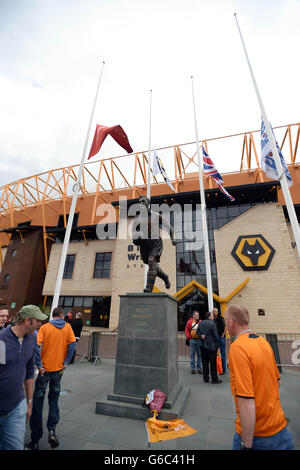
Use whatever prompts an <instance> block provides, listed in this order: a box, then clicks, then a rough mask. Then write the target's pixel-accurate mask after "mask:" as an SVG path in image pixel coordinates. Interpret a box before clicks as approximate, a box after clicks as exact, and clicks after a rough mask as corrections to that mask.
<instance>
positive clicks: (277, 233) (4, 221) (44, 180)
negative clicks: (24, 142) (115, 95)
mask: <svg viewBox="0 0 300 470" xmlns="http://www.w3.org/2000/svg"><path fill="white" fill-rule="evenodd" d="M274 129H275V130H276V128H274ZM280 132H281V136H282V140H281V142H279V144H280V146H281V148H282V149H283V153H284V155H285V158H286V161H287V164H288V168H289V171H290V174H291V177H292V180H293V186H292V187H291V188H290V192H291V196H292V199H293V202H294V206H295V210H296V214H297V217H298V221H299V219H300V163H297V151H298V142H299V136H300V124H298V123H297V124H292V125H287V126H281V127H280ZM258 136H259V131H253V132H246V133H243V134H237V135H233V136H225V137H222V138H216V139H207V140H205V141H203V142H202V143H203V145H204V146H205V148H206V149H207V150H208V151H209V150H210V148H211V147H212V146H213V145H214V144H215V143H216V142H218V144H220V145H222V144H223V143H224V147H225V141H226V142H228V141H230V139H232V140H233V139H235V141H237V140H238V141H239V144H238V145H239V146H240V155H241V158H240V168H239V169H238V171H234V172H228V173H227V172H226V173H222V177H223V179H224V186H225V187H226V189H227V190H228V191H229V192H230V194H232V195H233V196H234V198H235V201H234V202H233V203H231V202H230V201H228V199H227V198H226V197H225V196H224V195H223V194H222V193H221V192H220V190H219V189H218V186H217V185H216V183H215V182H214V181H213V180H212V179H211V178H209V177H206V176H205V175H204V176H203V180H204V188H205V194H206V205H207V215H208V228H209V237H210V252H211V264H212V276H213V292H214V302H215V305H216V306H217V307H218V308H220V310H221V311H222V312H224V309H225V308H226V306H227V305H230V303H244V304H247V306H248V308H249V311H250V313H251V319H252V321H253V323H254V326H255V327H256V330H261V331H266V330H268V331H274V332H278V331H280V330H282V328H284V323H285V322H286V321H287V320H288V321H291V322H292V323H293V325H295V327H296V329H297V330H298V329H300V320H299V314H298V312H297V308H296V306H297V305H299V303H300V297H299V295H300V294H299V281H300V262H299V259H298V256H297V253H296V251H297V250H295V243H294V239H293V233H292V231H291V228H290V224H289V220H288V215H287V212H286V209H285V201H284V198H283V195H282V190H281V188H280V183H279V181H275V180H270V179H268V178H267V177H266V175H265V174H264V172H263V171H262V170H261V167H260V156H259V155H260V151H258V150H257V144H256V140H257V137H258ZM222 139H223V140H222ZM157 150H158V152H159V153H160V155H161V156H162V157H161V158H162V160H163V162H164V166H165V168H166V171H167V174H168V176H169V178H170V180H171V182H172V185H173V187H174V189H175V192H173V191H172V190H171V189H170V187H169V186H168V185H167V184H165V183H161V182H160V177H159V176H152V181H151V202H153V203H156V204H167V205H169V206H171V205H172V204H179V205H180V206H181V207H182V208H184V210H186V208H187V210H188V211H189V213H190V215H191V220H192V221H193V224H194V225H193V226H195V224H196V222H197V221H198V215H197V208H198V207H199V203H200V197H199V179H198V165H197V154H196V145H195V143H194V142H193V143H188V144H182V145H176V146H173V147H166V148H163V149H157ZM211 156H212V157H213V155H211ZM215 163H216V162H215ZM147 165H148V152H140V153H136V154H134V153H133V154H131V155H126V156H125V155H124V156H120V157H114V158H104V159H102V160H98V161H96V160H95V161H89V162H88V163H86V164H85V165H84V169H83V176H82V181H81V188H80V192H79V197H78V200H77V206H76V211H75V212H76V214H75V218H74V222H73V227H72V233H71V240H70V244H69V249H68V256H67V260H66V266H65V272H64V278H63V283H62V289H61V297H60V300H59V304H60V305H61V306H62V307H63V308H64V309H65V311H66V312H68V311H71V312H72V313H73V314H75V313H76V312H78V311H81V312H82V313H83V319H84V323H85V325H88V326H92V327H93V326H94V327H100V328H106V329H114V328H116V327H117V326H118V315H119V295H122V294H124V293H126V292H135V291H136V292H140V291H141V290H142V287H143V265H142V263H141V261H140V256H139V254H138V252H136V247H135V246H133V245H132V241H131V240H130V234H128V233H127V235H128V236H127V238H126V239H124V237H123V238H122V239H120V237H119V236H118V231H119V229H120V227H118V224H119V222H120V221H119V203H120V200H126V201H127V204H128V206H129V207H130V205H131V204H132V203H134V202H136V201H137V199H138V198H139V197H140V196H142V195H145V194H146V191H147ZM217 166H218V164H217ZM77 172H78V165H71V166H68V167H64V168H59V169H53V170H50V171H48V172H44V173H41V174H37V175H34V176H31V177H28V178H24V179H21V180H19V181H16V182H13V183H10V184H7V185H5V186H3V187H2V188H0V243H1V250H0V254H1V257H0V263H1V272H0V290H1V293H0V297H1V299H2V300H1V302H2V304H5V305H7V306H8V308H9V309H11V310H12V313H15V312H17V310H18V309H19V308H20V307H21V306H22V305H24V304H28V303H33V304H37V305H43V306H44V307H45V308H46V309H47V308H49V306H50V305H51V299H52V297H53V293H54V286H55V279H56V275H57V270H58V264H59V259H60V253H61V247H62V241H63V238H64V233H65V228H66V224H67V220H68V213H69V208H70V204H71V200H72V192H73V187H74V184H75V183H76V178H77ZM113 223H115V224H116V227H117V231H116V236H115V238H114V239H106V240H105V239H99V237H98V236H97V227H99V226H101V225H107V224H108V225H109V224H113ZM196 225H197V224H196ZM177 228H178V227H177ZM182 230H183V229H182ZM180 231H181V228H180ZM245 243H247V244H248V245H250V246H254V245H255V244H258V245H259V246H261V247H262V252H263V253H264V254H263V255H261V256H260V258H259V260H258V261H257V260H256V261H255V262H254V261H253V258H251V257H248V258H247V256H245V255H244V254H243V249H242V248H243V246H244V244H245ZM164 247H165V248H164V253H163V257H162V261H161V263H162V264H164V266H165V269H166V270H167V272H168V273H170V279H171V284H172V287H171V289H170V295H173V296H174V297H175V298H176V299H177V300H178V328H179V330H182V329H183V326H184V322H185V320H186V318H187V317H188V316H189V314H190V312H191V309H192V308H194V307H195V306H197V308H198V309H199V310H200V312H202V313H204V312H205V310H206V309H207V297H206V279H205V268H204V261H203V246H202V245H201V242H200V244H199V246H198V247H195V246H194V247H193V248H191V246H189V244H188V243H185V242H184V241H182V242H181V243H178V244H177V247H176V249H175V248H174V247H172V245H171V243H170V241H169V240H164ZM269 247H271V248H269ZM271 253H272V256H271ZM297 286H298V288H297ZM155 290H157V291H159V290H164V286H163V284H159V282H158V283H157V284H156V286H155ZM278 290H279V291H285V295H284V296H282V298H281V299H279V298H278V297H277V296H276V298H275V295H274V292H275V291H278ZM283 312H284V314H283Z"/></svg>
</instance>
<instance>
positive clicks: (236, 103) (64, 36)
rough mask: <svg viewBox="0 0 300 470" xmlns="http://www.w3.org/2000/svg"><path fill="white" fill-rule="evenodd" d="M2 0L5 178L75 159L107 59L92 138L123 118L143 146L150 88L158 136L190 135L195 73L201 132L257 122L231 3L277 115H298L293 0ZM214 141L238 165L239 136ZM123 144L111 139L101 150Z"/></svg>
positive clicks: (222, 162) (222, 164)
mask: <svg viewBox="0 0 300 470" xmlns="http://www.w3.org/2000/svg"><path fill="white" fill-rule="evenodd" d="M258 9H259V14H258V13H257V11H258ZM1 10H2V15H1V19H0V54H1V63H2V68H1V72H0V100H1V108H0V126H1V130H2V131H1V133H0V160H1V161H0V185H3V184H6V183H9V182H10V181H12V180H16V179H18V178H21V177H25V176H30V175H33V174H35V173H38V172H40V171H45V170H48V169H51V168H57V167H61V166H66V165H69V164H74V163H79V161H80V158H81V154H82V149H83V145H84V141H85V138H86V133H87V127H88V122H89V119H90V113H91V109H92V104H93V100H94V95H95V91H96V86H97V81H98V77H99V73H100V69H101V62H102V60H105V61H106V65H105V68H104V73H103V78H102V82H101V87H100V95H99V100H98V104H97V108H96V113H95V119H94V122H93V126H92V129H91V138H92V136H93V132H94V128H95V127H94V126H95V123H96V122H98V123H102V124H104V125H114V124H121V125H122V127H123V128H124V130H125V131H126V133H127V135H128V137H129V139H130V142H131V145H132V147H133V148H134V150H135V151H142V150H147V148H148V139H149V90H150V89H152V90H153V95H152V96H153V99H152V143H153V144H155V146H156V147H157V148H158V147H161V146H167V145H175V144H181V143H185V142H191V141H193V140H194V139H195V131H194V121H193V109H192V96H191V83H190V75H193V76H194V85H195V96H196V105H197V113H198V127H199V129H198V130H199V138H200V139H202V138H212V137H216V136H223V135H226V134H232V133H237V132H243V131H247V130H254V129H257V128H259V127H260V110H259V107H258V104H257V100H256V97H255V93H254V90H253V85H252V82H251V78H250V76H249V71H248V69H247V64H246V62H245V58H244V55H243V51H242V47H241V43H240V40H239V37H238V33H237V29H236V25H235V22H234V17H233V12H234V11H235V10H237V11H238V12H239V20H240V24H241V27H242V29H243V33H244V37H245V40H246V43H247V46H248V49H249V55H250V58H251V60H252V63H253V68H254V71H255V74H256V76H257V79H258V83H259V85H260V87H261V92H262V95H263V98H264V102H265V105H266V108H267V111H268V115H269V119H270V121H271V122H272V125H273V126H276V125H279V124H286V123H292V122H296V121H297V120H299V117H298V115H297V113H298V109H299V103H298V102H297V99H298V97H297V94H296V90H297V89H298V81H299V65H298V62H297V60H296V57H295V48H294V44H296V42H297V41H299V34H300V33H299V31H298V26H297V21H296V18H297V15H298V13H299V2H297V1H287V2H281V1H272V2H270V1H269V0H265V1H264V2H258V1H253V2H243V1H241V0H230V1H226V2H224V1H216V0H214V1H211V2H206V1H195V0H186V1H185V2H184V3H182V1H178V0H173V1H171V0H170V1H169V0H165V1H164V2H161V1H158V0H152V1H151V2H149V1H146V0H139V1H137V0H127V1H125V0H123V1H119V0H111V1H110V2H104V1H98V0H97V1H96V0H86V1H84V2H82V1H80V0H72V1H71V0H64V1H59V0H55V1H53V2H45V1H38V0H35V1H34V0H30V1H29V0H20V1H18V2H10V1H9V2H8V1H4V0H2V2H1ZM211 148H212V152H213V151H215V152H216V153H215V155H213V154H212V155H211V156H212V157H213V159H214V162H215V164H216V166H217V167H218V169H219V170H220V171H229V170H235V171H237V170H238V169H239V163H240V157H241V148H242V147H241V145H240V144H235V143H232V147H231V148H232V150H231V151H230V149H229V143H227V141H226V143H225V141H222V145H221V144H220V145H217V144H216V143H215V144H211ZM122 153H123V152H122V149H120V148H119V147H118V146H116V145H115V144H114V143H113V142H110V141H109V140H107V142H106V143H105V146H103V148H102V150H101V152H100V157H101V158H103V157H110V156H114V155H119V154H122ZM224 155H226V158H225V157H224ZM168 158H170V157H168ZM12 162H14V164H13V167H12V165H11V163H12ZM166 166H167V165H166Z"/></svg>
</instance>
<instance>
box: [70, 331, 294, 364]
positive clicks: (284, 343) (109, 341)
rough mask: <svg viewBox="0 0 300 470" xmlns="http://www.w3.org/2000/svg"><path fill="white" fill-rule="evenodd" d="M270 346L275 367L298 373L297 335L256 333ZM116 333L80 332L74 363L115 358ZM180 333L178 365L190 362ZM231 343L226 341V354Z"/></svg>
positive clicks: (228, 340)
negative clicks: (76, 361) (289, 369)
mask: <svg viewBox="0 0 300 470" xmlns="http://www.w3.org/2000/svg"><path fill="white" fill-rule="evenodd" d="M258 334H259V335H260V336H262V337H264V338H265V339H266V340H267V341H268V342H269V343H270V345H271V347H272V349H273V352H274V355H275V360H276V364H277V365H278V367H279V370H281V368H282V367H290V368H295V370H299V371H300V333H258ZM117 339H118V332H117V331H113V332H112V331H90V330H84V329H83V330H82V333H81V337H80V340H79V341H78V343H77V347H76V360H79V361H83V360H88V361H89V362H93V363H94V365H95V364H96V363H100V362H101V358H115V357H116V353H117ZM185 341H186V337H185V335H184V332H178V360H179V362H189V361H190V349H189V347H188V346H186V344H185ZM230 343H231V339H230V338H227V339H226V352H227V357H228V350H229V347H230Z"/></svg>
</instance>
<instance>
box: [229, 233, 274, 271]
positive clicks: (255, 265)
mask: <svg viewBox="0 0 300 470" xmlns="http://www.w3.org/2000/svg"><path fill="white" fill-rule="evenodd" d="M274 253H275V250H274V248H273V247H272V246H271V245H270V243H269V242H267V240H266V239H265V238H264V237H263V236H262V235H242V236H240V237H239V238H238V239H237V242H236V244H235V245H234V248H233V250H232V252H231V254H232V256H233V257H234V259H235V260H236V261H237V262H238V263H239V265H240V266H241V267H242V268H243V269H244V271H262V270H265V269H268V267H269V266H270V263H271V261H272V258H273V256H274Z"/></svg>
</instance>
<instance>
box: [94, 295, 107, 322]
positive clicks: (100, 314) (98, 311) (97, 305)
mask: <svg viewBox="0 0 300 470" xmlns="http://www.w3.org/2000/svg"><path fill="white" fill-rule="evenodd" d="M110 304H111V297H94V299H93V307H92V315H91V326H99V327H102V328H108V327H109V316H110Z"/></svg>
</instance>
